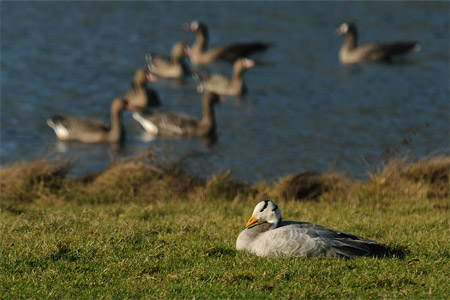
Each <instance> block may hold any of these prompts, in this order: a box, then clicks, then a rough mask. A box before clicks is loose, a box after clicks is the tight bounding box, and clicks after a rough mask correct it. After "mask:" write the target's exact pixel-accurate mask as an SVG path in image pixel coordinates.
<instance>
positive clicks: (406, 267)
mask: <svg viewBox="0 0 450 300" xmlns="http://www.w3.org/2000/svg"><path fill="white" fill-rule="evenodd" d="M70 165H71V161H66V160H52V159H44V158H43V159H38V160H35V161H33V162H23V163H15V164H12V165H9V166H3V167H2V169H1V174H0V175H1V180H0V184H1V225H0V226H1V227H0V228H1V256H0V287H1V288H0V291H1V292H0V298H2V299H10V298H144V297H145V298H171V299H173V298H193V297H197V298H253V299H254V298H258V299H262V298H319V297H320V298H436V299H442V298H447V297H448V295H449V294H450V288H449V285H448V272H449V269H450V250H449V249H450V248H449V240H450V229H449V228H450V221H449V201H448V199H449V196H450V194H449V186H450V184H449V183H450V182H449V169H450V158H449V157H435V158H432V159H428V160H421V161H416V162H408V163H407V162H406V161H405V160H404V159H401V158H393V159H391V160H390V161H389V162H387V163H386V164H385V165H384V167H383V168H382V169H380V170H379V171H377V172H373V173H371V174H369V176H368V179H365V180H357V179H355V178H351V177H349V176H346V175H345V174H341V173H337V172H331V171H330V172H325V173H314V172H300V173H298V174H292V175H288V176H285V177H283V178H280V179H279V180H278V181H277V182H274V183H273V184H269V183H266V182H259V183H255V184H248V183H243V182H239V181H236V180H234V179H233V178H232V175H231V174H230V173H229V172H225V173H222V174H216V175H215V176H213V177H211V178H208V179H200V178H196V177H193V176H191V175H189V174H188V173H186V172H185V171H184V170H183V168H182V165H181V164H180V163H179V162H169V163H168V162H161V161H160V160H159V159H158V158H156V157H155V156H154V155H153V154H152V152H148V153H146V154H145V155H143V156H141V157H136V158H132V159H128V160H124V161H122V162H120V163H117V164H115V165H113V166H111V167H110V168H108V169H107V170H105V171H103V172H99V173H98V174H92V175H89V176H84V177H82V178H71V177H68V176H67V174H68V172H69V170H70ZM265 199H272V200H274V201H275V202H277V204H278V206H279V207H280V209H281V211H282V213H283V217H284V219H286V220H302V221H309V222H314V223H318V224H321V225H323V226H326V227H329V228H334V229H339V230H343V231H348V232H352V233H355V234H358V235H361V236H364V237H367V238H370V239H375V240H377V241H378V242H380V243H383V244H385V245H387V246H388V247H389V248H390V249H391V251H390V253H389V255H388V256H387V257H384V258H368V257H361V258H357V259H353V260H342V259H330V258H324V257H319V258H261V257H256V256H254V255H252V254H249V253H247V252H238V251H236V250H235V241H236V238H237V235H238V234H239V232H240V230H242V229H243V225H244V223H245V222H246V221H247V219H248V218H249V217H250V215H251V212H252V210H253V208H254V205H255V204H256V203H257V202H258V201H261V200H265Z"/></svg>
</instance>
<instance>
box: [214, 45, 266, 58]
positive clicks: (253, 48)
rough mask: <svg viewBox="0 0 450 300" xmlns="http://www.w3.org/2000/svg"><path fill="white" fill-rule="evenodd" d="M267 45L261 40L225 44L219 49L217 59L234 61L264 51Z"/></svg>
mask: <svg viewBox="0 0 450 300" xmlns="http://www.w3.org/2000/svg"><path fill="white" fill-rule="evenodd" d="M269 47H270V44H267V43H261V42H250V43H241V44H231V45H225V46H222V47H221V51H219V53H218V55H217V59H221V60H227V61H232V62H234V61H235V60H236V59H238V58H240V57H247V56H249V55H250V54H253V53H255V52H262V51H265V50H267V48H269Z"/></svg>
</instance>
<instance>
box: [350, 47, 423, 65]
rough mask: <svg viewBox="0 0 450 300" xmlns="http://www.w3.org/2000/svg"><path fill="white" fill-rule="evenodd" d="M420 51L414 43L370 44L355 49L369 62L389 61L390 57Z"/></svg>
mask: <svg viewBox="0 0 450 300" xmlns="http://www.w3.org/2000/svg"><path fill="white" fill-rule="evenodd" d="M418 49H420V44H419V43H416V42H393V43H370V44H365V45H362V46H360V47H359V49H358V48H357V49H356V50H355V51H360V52H361V53H362V54H363V57H364V59H366V60H370V61H377V60H389V59H390V58H391V57H392V56H395V55H400V54H405V53H408V52H412V51H416V50H418Z"/></svg>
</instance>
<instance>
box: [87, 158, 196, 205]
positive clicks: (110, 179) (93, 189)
mask: <svg viewBox="0 0 450 300" xmlns="http://www.w3.org/2000/svg"><path fill="white" fill-rule="evenodd" d="M200 183H201V181H200V180H199V179H196V178H194V177H192V176H190V175H188V174H186V173H185V172H184V171H183V169H182V168H181V166H180V164H178V163H177V162H173V163H162V162H161V160H160V159H158V158H155V157H154V156H153V155H151V154H149V155H144V156H139V157H136V158H134V159H132V160H123V161H121V162H119V163H117V164H115V165H113V166H111V167H109V168H108V169H106V170H105V171H104V172H102V173H100V174H99V175H97V176H96V178H94V179H93V180H92V182H91V183H89V184H87V185H86V186H85V192H86V193H87V194H89V196H90V200H89V199H88V200H87V201H88V202H94V203H99V202H100V203H111V202H132V201H133V202H153V201H160V200H166V199H173V198H177V199H184V198H185V196H186V194H187V193H188V192H189V191H191V190H192V189H194V188H195V187H196V186H198V185H199V184H200ZM82 202H85V200H82Z"/></svg>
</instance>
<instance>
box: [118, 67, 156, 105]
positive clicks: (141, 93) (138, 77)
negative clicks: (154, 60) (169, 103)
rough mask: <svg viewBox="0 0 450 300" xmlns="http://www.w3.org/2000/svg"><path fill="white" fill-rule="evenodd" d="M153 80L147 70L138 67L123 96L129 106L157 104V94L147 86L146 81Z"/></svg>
mask: <svg viewBox="0 0 450 300" xmlns="http://www.w3.org/2000/svg"><path fill="white" fill-rule="evenodd" d="M148 81H153V80H151V78H150V74H149V73H148V72H147V70H144V69H138V70H137V71H136V73H135V74H134V81H133V83H132V84H131V86H130V88H129V89H128V90H126V92H125V94H124V95H123V98H124V99H125V100H127V101H128V105H129V106H130V107H131V108H145V107H148V106H159V105H160V101H159V96H158V93H156V91H155V90H153V89H151V88H149V87H147V85H146V83H147V82H148Z"/></svg>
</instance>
